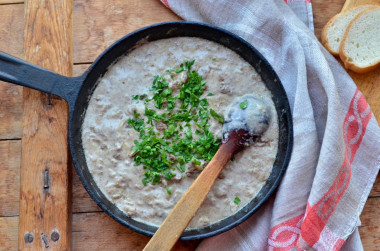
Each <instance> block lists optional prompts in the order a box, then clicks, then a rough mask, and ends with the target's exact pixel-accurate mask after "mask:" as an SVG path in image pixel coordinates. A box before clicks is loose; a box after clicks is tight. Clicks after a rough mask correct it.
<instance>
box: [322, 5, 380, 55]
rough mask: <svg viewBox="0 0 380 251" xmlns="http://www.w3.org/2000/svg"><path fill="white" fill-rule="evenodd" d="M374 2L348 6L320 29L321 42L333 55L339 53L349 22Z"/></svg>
mask: <svg viewBox="0 0 380 251" xmlns="http://www.w3.org/2000/svg"><path fill="white" fill-rule="evenodd" d="M376 6H380V5H376V4H361V5H356V6H354V7H351V8H349V9H348V10H346V11H344V12H341V13H339V14H337V15H335V16H334V17H332V18H331V19H330V21H329V22H328V23H327V24H326V25H325V26H324V27H323V30H322V44H323V45H324V46H325V47H326V49H327V50H328V51H329V52H330V53H331V54H333V55H336V56H337V55H339V46H340V43H341V42H342V40H343V36H344V33H345V32H346V29H347V27H348V25H349V24H350V22H351V21H352V20H353V19H354V18H355V17H356V16H357V15H358V14H359V13H361V12H362V11H364V10H367V9H369V8H373V7H376Z"/></svg>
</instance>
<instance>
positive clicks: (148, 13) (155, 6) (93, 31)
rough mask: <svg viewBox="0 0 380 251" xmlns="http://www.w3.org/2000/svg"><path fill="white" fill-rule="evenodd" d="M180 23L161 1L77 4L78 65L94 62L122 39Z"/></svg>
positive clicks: (84, 0)
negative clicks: (146, 28)
mask: <svg viewBox="0 0 380 251" xmlns="http://www.w3.org/2000/svg"><path fill="white" fill-rule="evenodd" d="M171 20H179V17H178V16H176V15H175V14H174V13H173V12H172V11H170V10H169V9H167V8H165V6H163V4H162V3H161V2H160V1H158V0H145V1H136V0H114V1H112V2H110V1H96V0H76V1H75V4H74V62H75V63H80V62H92V61H93V60H94V59H95V58H96V57H97V56H98V55H99V54H100V53H101V52H102V51H103V50H104V49H106V48H107V47H108V46H109V45H111V44H112V43H113V42H115V41H116V40H117V39H119V38H121V37H122V36H124V35H126V34H128V33H130V32H131V31H134V30H136V29H139V28H141V27H144V26H147V25H150V24H154V23H158V22H164V21H171Z"/></svg>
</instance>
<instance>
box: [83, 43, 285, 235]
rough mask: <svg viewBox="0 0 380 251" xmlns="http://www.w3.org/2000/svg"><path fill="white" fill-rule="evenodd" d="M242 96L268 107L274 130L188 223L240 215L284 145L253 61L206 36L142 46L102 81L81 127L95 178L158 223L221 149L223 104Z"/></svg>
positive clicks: (125, 206)
mask: <svg viewBox="0 0 380 251" xmlns="http://www.w3.org/2000/svg"><path fill="white" fill-rule="evenodd" d="M245 94H253V95H256V96H258V97H260V98H261V99H262V100H263V101H264V102H265V103H266V104H268V106H269V109H270V110H271V111H272V112H271V113H272V119H271V121H270V125H269V128H268V130H267V131H266V132H265V134H264V135H263V136H262V137H261V138H260V140H259V141H257V142H255V143H254V144H253V145H252V146H250V147H248V148H247V149H245V150H244V151H243V152H241V153H239V154H237V155H236V156H235V158H234V159H232V160H231V161H230V163H229V164H228V165H227V166H226V167H225V168H224V170H223V171H222V173H221V175H220V177H219V179H218V180H217V181H216V183H215V185H214V187H213V188H212V190H211V192H210V193H209V195H208V197H207V198H206V200H205V202H204V204H203V205H202V207H201V208H200V209H199V211H198V213H197V215H196V216H195V217H194V218H193V220H192V221H191V223H190V225H189V228H201V227H204V226H207V225H210V224H212V223H216V222H218V221H220V220H222V219H224V218H226V217H228V216H231V215H233V214H235V213H236V212H237V211H238V210H239V209H241V208H243V207H244V205H246V204H247V203H248V202H249V201H251V200H252V199H253V198H254V197H255V195H256V194H257V193H258V191H259V190H260V189H261V187H262V186H263V185H264V184H265V182H266V180H267V178H268V177H269V174H270V172H271V169H272V166H273V163H274V160H275V158H276V154H277V147H278V137H279V129H278V122H277V114H276V111H275V107H274V104H273V101H272V95H271V93H270V91H269V90H268V89H267V88H266V86H265V84H264V83H263V81H262V80H261V78H260V76H259V74H258V73H257V72H256V71H255V70H254V68H253V67H252V66H251V65H250V64H249V63H247V62H246V61H244V60H243V59H242V58H241V57H240V56H238V55H237V54H236V53H235V52H233V51H231V50H229V49H227V48H225V47H224V46H222V45H219V44H217V43H215V42H211V41H208V40H204V39H200V38H190V37H177V38H170V39H162V40H157V41H154V42H149V43H144V44H142V45H140V46H139V47H137V48H135V49H134V50H132V51H130V52H129V53H127V54H126V55H125V56H123V57H121V58H119V60H118V61H117V62H115V63H114V64H113V65H112V66H110V67H109V69H108V71H107V72H106V73H105V75H104V76H103V77H102V78H101V79H99V81H98V85H97V87H96V89H95V90H94V93H93V95H92V97H91V100H90V102H89V105H88V109H87V111H86V114H85V118H84V124H83V126H82V141H83V146H84V152H85V156H86V161H87V165H88V168H89V170H90V172H91V174H92V175H93V178H94V181H95V182H96V183H97V185H98V187H99V188H100V189H101V191H102V192H103V193H104V195H105V196H106V197H107V198H108V199H109V200H110V201H111V202H113V203H115V205H116V206H117V207H118V208H120V210H122V211H124V212H125V213H126V214H127V215H129V216H130V217H132V218H133V219H135V220H137V221H141V222H145V223H147V224H150V225H155V226H158V225H160V224H161V223H162V221H163V220H164V219H165V217H166V216H167V215H168V213H169V212H170V210H171V209H172V208H173V207H174V205H175V204H176V202H177V201H178V200H179V198H180V197H181V196H182V195H183V194H184V192H185V191H186V189H187V188H188V187H189V186H190V185H191V183H192V182H193V181H194V180H195V178H196V177H197V175H198V174H199V172H201V171H202V168H204V166H205V165H206V164H207V162H208V161H209V160H210V159H211V158H212V156H213V154H215V152H216V150H217V149H218V146H219V144H220V139H221V136H222V124H223V121H224V118H225V117H226V115H227V114H225V112H226V111H227V110H228V109H227V107H228V106H229V105H230V104H231V103H233V102H234V100H236V98H237V97H242V96H244V95H245ZM244 106H245V104H244V102H242V104H241V107H242V109H244Z"/></svg>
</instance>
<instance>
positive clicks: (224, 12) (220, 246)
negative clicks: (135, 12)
mask: <svg viewBox="0 0 380 251" xmlns="http://www.w3.org/2000/svg"><path fill="white" fill-rule="evenodd" d="M162 2H163V3H164V4H165V5H166V6H167V7H168V8H170V9H171V10H173V11H174V12H175V13H177V14H178V15H179V16H181V17H182V18H184V19H185V20H189V21H199V22H204V23H208V24H212V25H216V26H219V27H222V28H225V29H227V30H229V31H231V32H233V33H235V34H237V35H239V36H241V37H243V38H244V39H245V40H247V41H249V42H250V43H252V44H253V45H254V46H255V47H256V48H257V49H258V50H259V51H260V52H261V53H262V54H263V55H264V57H266V58H267V60H268V61H269V62H270V63H271V64H272V66H273V67H274V69H275V71H276V72H277V74H278V75H279V77H280V79H281V80H282V83H283V85H284V87H285V90H286V93H287V95H288V98H289V100H290V104H291V109H292V112H293V122H294V147H293V152H292V157H291V161H290V164H289V167H288V169H287V171H286V174H285V176H284V178H283V180H282V182H281V184H280V186H279V189H278V191H277V193H276V195H275V196H272V198H271V199H270V200H269V201H268V203H266V204H265V206H263V207H262V208H261V209H260V210H259V211H258V212H257V213H256V214H255V215H253V216H252V217H251V218H250V219H248V220H247V221H246V222H244V223H243V224H241V225H239V226H237V227H236V228H234V229H232V230H230V231H228V232H225V233H223V234H220V235H218V236H215V237H212V238H209V239H206V240H204V241H203V242H202V243H201V244H200V246H199V250H219V251H221V250H266V249H268V250H292V249H293V250H295V249H297V250H309V249H316V250H339V249H340V248H342V249H346V250H362V249H363V247H362V244H361V241H360V236H359V233H358V230H357V227H358V226H359V225H360V219H359V215H360V213H361V212H362V209H363V206H364V204H365V202H366V200H367V197H368V194H369V192H370V190H371V188H372V185H373V183H374V181H375V178H376V175H377V173H378V169H379V166H380V129H379V126H378V124H377V122H376V119H375V117H374V115H373V113H372V112H371V110H370V108H369V106H368V104H367V102H366V101H365V99H364V97H363V95H362V94H361V93H360V91H359V90H358V89H357V87H356V85H355V84H354V82H353V81H352V79H351V78H350V77H349V75H348V74H347V73H346V71H345V70H344V69H343V68H342V67H341V66H340V65H339V63H338V62H337V61H336V60H335V58H334V57H332V56H331V55H330V54H329V53H328V52H327V51H326V50H325V49H324V48H323V47H322V46H321V44H320V43H319V42H318V40H317V39H316V37H315V36H314V34H313V18H312V9H311V2H310V0H306V1H305V0H304V1H300V0H298V1H297V0H287V1H284V0H265V1H261V0H235V1H231V0H162Z"/></svg>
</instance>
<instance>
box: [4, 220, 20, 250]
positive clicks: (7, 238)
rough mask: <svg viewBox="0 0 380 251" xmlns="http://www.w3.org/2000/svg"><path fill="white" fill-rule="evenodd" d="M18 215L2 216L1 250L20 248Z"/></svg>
mask: <svg viewBox="0 0 380 251" xmlns="http://www.w3.org/2000/svg"><path fill="white" fill-rule="evenodd" d="M17 228H18V217H0V250H7V251H15V250H17V249H18V245H17V235H18V229H17Z"/></svg>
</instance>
